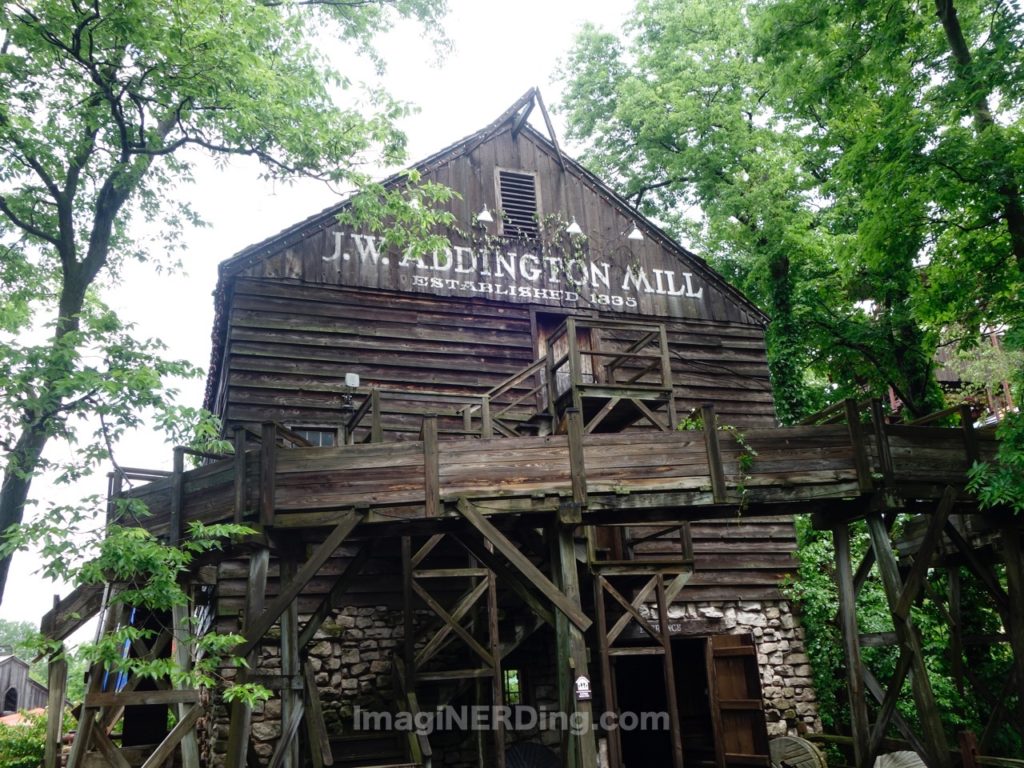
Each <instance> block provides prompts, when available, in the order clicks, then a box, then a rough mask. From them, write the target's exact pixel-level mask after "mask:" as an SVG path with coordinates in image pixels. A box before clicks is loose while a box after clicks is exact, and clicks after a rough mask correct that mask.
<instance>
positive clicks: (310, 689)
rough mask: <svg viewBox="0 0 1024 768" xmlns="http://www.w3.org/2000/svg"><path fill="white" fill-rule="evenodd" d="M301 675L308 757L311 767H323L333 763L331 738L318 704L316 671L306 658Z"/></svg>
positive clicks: (318, 694) (321, 708) (318, 693)
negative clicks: (303, 684)
mask: <svg viewBox="0 0 1024 768" xmlns="http://www.w3.org/2000/svg"><path fill="white" fill-rule="evenodd" d="M302 677H303V680H304V682H305V698H304V700H303V704H304V710H305V712H306V738H307V739H308V740H309V757H310V761H311V762H312V768H324V766H325V765H333V764H334V755H333V754H332V753H331V738H330V736H329V735H328V733H327V726H326V724H325V723H324V711H323V707H322V706H321V704H320V691H319V690H318V689H317V687H316V673H315V672H314V671H313V665H312V664H311V663H310V662H309V661H308V660H306V662H305V663H303V665H302Z"/></svg>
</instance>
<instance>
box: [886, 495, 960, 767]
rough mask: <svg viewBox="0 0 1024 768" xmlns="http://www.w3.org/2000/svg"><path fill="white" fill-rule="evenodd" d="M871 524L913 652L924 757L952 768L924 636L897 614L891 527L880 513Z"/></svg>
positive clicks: (902, 632)
mask: <svg viewBox="0 0 1024 768" xmlns="http://www.w3.org/2000/svg"><path fill="white" fill-rule="evenodd" d="M867 524H868V533H869V534H870V535H871V548H872V549H873V550H874V551H875V562H876V563H877V565H878V572H879V574H880V575H881V577H882V585H883V587H884V588H885V596H886V601H887V602H888V604H889V611H890V613H891V614H892V620H893V628H894V629H895V630H896V637H897V638H898V639H899V642H900V645H901V646H902V647H903V648H906V650H907V651H909V652H910V653H911V654H913V658H912V659H911V661H910V670H911V672H910V674H911V678H910V683H911V685H910V687H911V690H912V691H913V694H914V703H915V705H916V706H917V711H918V716H919V717H920V719H921V730H922V735H923V742H924V746H925V748H926V749H927V750H928V755H926V756H924V757H926V762H927V763H928V765H929V766H935V768H949V767H950V765H951V761H950V757H949V748H948V746H947V744H946V736H945V734H944V733H943V730H942V722H941V721H940V720H939V712H938V708H937V707H936V705H935V696H934V694H933V693H932V687H931V681H930V680H929V679H928V670H927V669H926V668H925V664H924V657H923V655H922V653H921V640H920V637H919V636H918V634H917V630H916V629H915V628H914V626H913V623H912V622H911V620H910V618H909V617H908V618H907V619H901V618H899V617H898V616H897V615H896V607H897V605H898V603H899V599H900V592H901V591H902V583H901V579H900V573H899V565H898V563H897V562H896V556H895V555H893V552H892V546H891V544H890V541H889V532H888V529H887V528H886V525H885V522H884V521H883V520H882V516H881V515H879V514H872V515H868V517H867Z"/></svg>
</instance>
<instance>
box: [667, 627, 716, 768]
mask: <svg viewBox="0 0 1024 768" xmlns="http://www.w3.org/2000/svg"><path fill="white" fill-rule="evenodd" d="M672 665H673V667H674V668H675V672H676V700H677V701H678V702H679V728H680V731H681V732H682V736H683V763H684V764H685V765H686V766H687V768H690V766H699V765H715V726H714V723H713V722H712V720H711V699H710V692H709V690H708V666H707V640H706V639H705V638H703V637H698V638H674V639H673V640H672Z"/></svg>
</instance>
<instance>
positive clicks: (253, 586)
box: [224, 547, 270, 768]
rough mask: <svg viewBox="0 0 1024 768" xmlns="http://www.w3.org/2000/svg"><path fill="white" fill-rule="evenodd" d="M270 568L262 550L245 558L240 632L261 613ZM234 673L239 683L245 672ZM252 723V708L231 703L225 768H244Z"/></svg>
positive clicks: (251, 654)
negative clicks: (246, 569) (245, 589)
mask: <svg viewBox="0 0 1024 768" xmlns="http://www.w3.org/2000/svg"><path fill="white" fill-rule="evenodd" d="M269 566H270V550H269V549H267V548H266V547H264V548H262V549H260V550H259V551H258V552H254V553H253V554H252V555H251V556H250V558H249V591H248V593H246V600H245V615H244V617H243V620H242V626H241V631H242V632H243V633H244V632H245V631H246V629H248V628H249V625H250V624H252V622H253V621H255V620H256V618H257V617H258V616H259V615H260V614H261V613H263V603H264V599H265V595H266V592H267V570H268V569H269ZM257 653H258V651H257V650H256V649H253V650H252V651H250V652H249V655H248V657H247V661H248V663H249V667H250V668H252V667H253V666H254V665H255V662H256V658H257ZM236 674H237V675H238V678H239V680H240V682H244V681H245V677H246V670H245V669H239V670H237V672H236ZM251 723H252V708H251V707H249V706H248V705H247V704H244V703H242V702H241V701H235V702H232V704H231V726H230V728H229V729H228V747H227V758H226V759H225V763H224V765H225V768H245V765H246V763H247V753H248V750H249V730H250V726H251Z"/></svg>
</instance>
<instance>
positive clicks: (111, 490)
mask: <svg viewBox="0 0 1024 768" xmlns="http://www.w3.org/2000/svg"><path fill="white" fill-rule="evenodd" d="M123 488H124V475H122V474H121V472H120V471H117V472H111V473H110V474H109V475H108V476H107V525H110V524H111V523H114V522H117V518H118V513H117V500H118V499H119V498H120V497H121V492H122V490H123Z"/></svg>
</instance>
